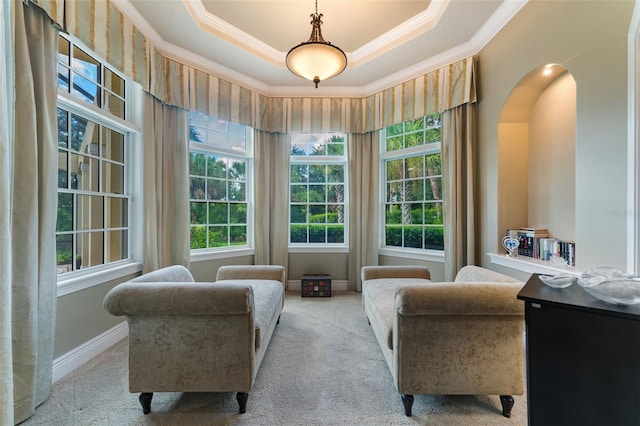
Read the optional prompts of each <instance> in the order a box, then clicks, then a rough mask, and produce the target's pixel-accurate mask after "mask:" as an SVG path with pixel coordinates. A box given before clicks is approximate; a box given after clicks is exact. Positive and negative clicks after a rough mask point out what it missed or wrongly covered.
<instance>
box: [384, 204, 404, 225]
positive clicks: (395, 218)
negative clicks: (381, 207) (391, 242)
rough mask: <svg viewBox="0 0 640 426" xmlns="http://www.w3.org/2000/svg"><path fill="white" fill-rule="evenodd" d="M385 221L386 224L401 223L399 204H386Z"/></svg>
mask: <svg viewBox="0 0 640 426" xmlns="http://www.w3.org/2000/svg"><path fill="white" fill-rule="evenodd" d="M385 223H386V224H388V225H400V224H401V223H402V208H401V207H400V204H388V205H387V208H386V209H385Z"/></svg>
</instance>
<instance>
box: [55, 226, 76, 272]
mask: <svg viewBox="0 0 640 426" xmlns="http://www.w3.org/2000/svg"><path fill="white" fill-rule="evenodd" d="M56 264H57V265H58V274H62V273H65V272H71V271H73V234H62V235H56Z"/></svg>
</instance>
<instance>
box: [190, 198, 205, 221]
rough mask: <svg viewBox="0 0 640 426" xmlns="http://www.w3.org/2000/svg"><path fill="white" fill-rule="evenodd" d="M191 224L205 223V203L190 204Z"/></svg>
mask: <svg viewBox="0 0 640 426" xmlns="http://www.w3.org/2000/svg"><path fill="white" fill-rule="evenodd" d="M190 206H191V223H192V224H206V223H207V203H196V202H191V204H190Z"/></svg>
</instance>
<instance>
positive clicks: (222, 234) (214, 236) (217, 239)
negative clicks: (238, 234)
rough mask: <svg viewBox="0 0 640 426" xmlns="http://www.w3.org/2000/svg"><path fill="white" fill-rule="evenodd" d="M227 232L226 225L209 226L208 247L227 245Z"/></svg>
mask: <svg viewBox="0 0 640 426" xmlns="http://www.w3.org/2000/svg"><path fill="white" fill-rule="evenodd" d="M228 233H229V227H228V226H210V227H209V247H226V246H228V245H229V241H228V238H227V235H228Z"/></svg>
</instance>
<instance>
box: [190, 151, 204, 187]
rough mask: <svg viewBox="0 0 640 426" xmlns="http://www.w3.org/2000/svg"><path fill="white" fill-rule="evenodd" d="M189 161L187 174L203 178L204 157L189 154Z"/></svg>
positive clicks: (193, 153) (202, 155)
mask: <svg viewBox="0 0 640 426" xmlns="http://www.w3.org/2000/svg"><path fill="white" fill-rule="evenodd" d="M189 159H190V161H189V174H191V175H195V176H205V155H204V154H198V153H195V152H192V153H190V154H189ZM192 198H193V197H192Z"/></svg>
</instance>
